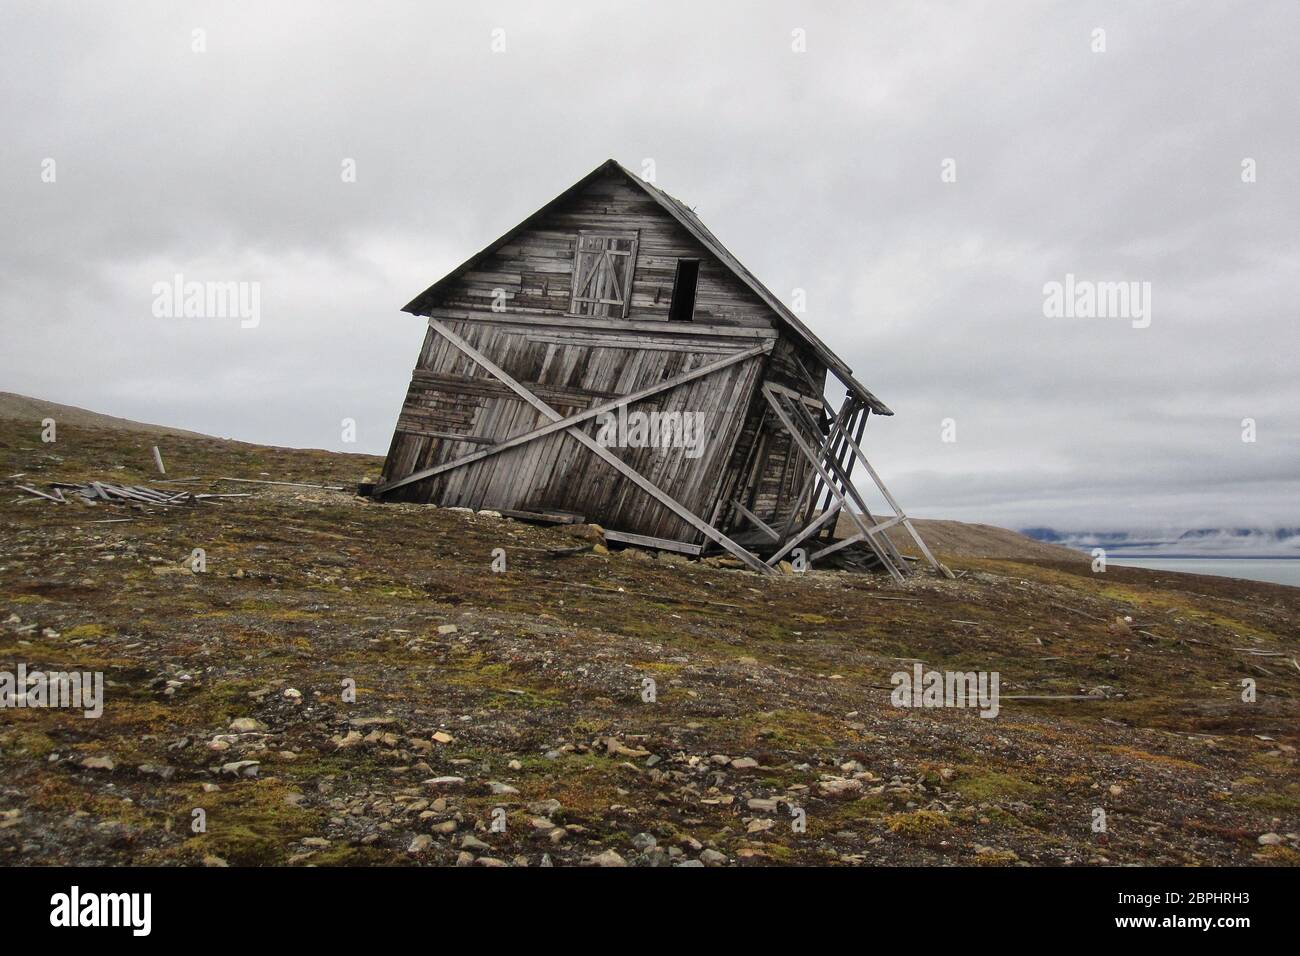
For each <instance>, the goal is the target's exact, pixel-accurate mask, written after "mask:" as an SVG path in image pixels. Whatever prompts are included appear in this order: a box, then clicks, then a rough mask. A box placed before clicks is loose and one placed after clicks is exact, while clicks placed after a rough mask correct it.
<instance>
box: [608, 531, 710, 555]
mask: <svg viewBox="0 0 1300 956" xmlns="http://www.w3.org/2000/svg"><path fill="white" fill-rule="evenodd" d="M605 540H606V541H616V542H618V543H619V544H635V545H639V546H640V547H643V548H656V549H658V550H660V551H676V552H678V553H680V554H689V555H698V554H699V553H700V552H701V551H703V550H704V549H703V547H702V546H700V545H698V544H687V543H685V542H684V541H673V540H672V539H670V538H652V537H650V536H649V535H646V534H632V533H631V532H630V531H606V532H605Z"/></svg>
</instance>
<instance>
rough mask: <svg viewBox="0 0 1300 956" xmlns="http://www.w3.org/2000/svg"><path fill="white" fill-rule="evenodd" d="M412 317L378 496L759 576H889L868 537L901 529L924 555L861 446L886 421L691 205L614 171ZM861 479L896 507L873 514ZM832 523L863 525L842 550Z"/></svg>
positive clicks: (459, 274)
mask: <svg viewBox="0 0 1300 956" xmlns="http://www.w3.org/2000/svg"><path fill="white" fill-rule="evenodd" d="M405 311H406V312H410V313H412V314H415V315H420V316H427V317H428V323H429V331H428V333H427V335H426V336H425V339H424V345H423V347H422V348H421V349H420V355H419V359H418V360H417V362H416V364H415V371H414V372H413V373H412V376H411V384H410V388H409V390H408V392H407V395H406V400H405V404H404V405H403V407H402V411H401V414H400V416H399V418H398V421H397V428H396V430H395V432H394V434H393V440H392V444H391V446H390V448H389V452H388V458H387V460H386V462H385V464H384V471H383V477H382V480H381V481H380V483H379V484H378V485H377V486H375V488H374V489H373V492H372V493H373V494H374V495H375V496H376V497H377V498H379V499H381V500H390V501H408V502H425V503H433V504H437V505H442V506H457V507H467V508H473V509H476V510H478V509H493V510H497V511H501V512H502V513H505V514H509V515H512V516H515V517H521V518H535V519H539V520H554V521H588V522H592V523H596V524H599V525H600V526H602V527H603V528H604V529H605V532H606V537H607V538H608V539H609V540H611V541H615V542H622V543H626V544H634V545H642V546H650V547H656V548H662V549H670V550H674V551H680V552H684V553H687V554H699V553H701V552H702V551H704V550H706V549H713V548H722V549H725V550H727V551H729V552H731V553H732V554H733V555H735V556H736V557H737V558H739V559H740V560H741V561H743V562H745V563H746V564H747V565H749V566H750V567H752V568H754V569H755V570H760V571H764V572H770V571H772V570H773V569H774V568H775V566H776V564H777V562H778V561H780V560H782V559H784V558H786V557H787V556H789V555H790V554H791V552H792V551H793V550H794V549H795V548H797V547H803V548H804V549H805V554H807V555H808V556H809V557H810V558H811V559H812V560H813V561H815V560H816V559H817V558H818V557H820V556H821V555H824V554H827V553H828V552H830V551H833V550H837V549H839V548H843V547H848V546H852V545H859V546H862V547H865V548H867V549H869V551H870V552H871V553H872V554H874V555H875V557H876V558H877V559H878V560H879V561H880V563H881V564H882V565H883V566H884V567H885V568H886V569H887V570H888V571H889V572H890V573H891V574H893V575H894V576H895V577H901V576H902V575H903V574H905V573H906V570H907V563H906V561H904V560H903V559H902V558H901V556H900V555H899V554H898V552H897V550H896V549H895V548H894V546H893V545H892V544H891V543H890V541H889V539H888V537H887V536H886V535H885V534H883V533H882V532H883V531H884V530H885V529H887V528H888V527H891V526H893V525H895V524H900V523H901V524H903V525H905V526H906V527H907V529H908V530H909V531H911V533H912V534H913V536H914V537H916V540H917V542H918V544H920V547H921V550H922V552H923V553H924V555H925V556H926V558H928V559H929V560H930V561H931V562H932V563H933V558H932V557H931V556H930V554H929V552H928V551H927V550H926V549H925V545H924V543H922V542H921V541H920V538H919V536H917V535H916V532H915V529H913V528H912V526H911V523H910V522H909V521H908V520H907V517H906V516H905V515H904V514H903V512H902V510H901V508H899V507H898V505H897V503H896V502H894V501H893V499H892V497H891V496H890V495H889V493H888V491H886V490H885V489H884V486H883V485H882V484H880V482H879V478H878V476H877V475H876V474H875V472H874V471H873V470H872V469H871V466H870V465H869V464H868V463H867V460H866V456H865V455H864V454H863V452H862V449H861V438H862V433H863V429H864V428H865V427H866V423H867V418H868V417H869V416H870V415H872V414H875V415H891V414H893V413H892V412H891V411H890V410H889V408H888V407H886V406H885V404H884V403H883V402H881V401H880V400H879V399H878V398H876V396H874V395H873V394H872V393H871V392H870V391H868V390H867V388H866V387H865V386H863V385H862V384H861V383H859V382H858V381H857V380H856V379H855V378H854V377H853V373H852V371H851V370H850V369H849V367H848V366H847V365H845V363H844V362H843V361H842V360H841V359H840V358H839V357H838V356H836V355H835V354H834V353H833V352H832V351H831V350H830V349H829V348H828V347H827V346H826V344H825V343H823V342H822V341H821V340H820V339H819V338H817V336H816V335H814V334H813V333H812V331H811V330H809V329H808V327H807V326H805V325H804V324H803V323H802V322H801V321H800V320H799V319H798V318H797V317H796V316H795V315H794V314H793V313H792V312H791V311H790V310H789V309H788V308H786V306H785V305H783V304H782V303H781V302H780V301H779V300H778V299H777V297H776V296H774V295H773V294H772V293H771V292H770V291H768V290H767V288H765V287H764V286H763V284H762V283H761V282H759V281H758V279H757V278H755V277H754V275H753V274H752V273H750V272H749V270H747V269H746V268H745V267H744V266H743V265H741V264H740V263H739V262H738V261H737V260H736V258H735V257H734V256H733V255H732V254H731V253H730V252H728V251H727V249H726V248H724V247H723V245H722V244H721V243H720V242H719V241H718V240H717V239H716V238H715V237H714V236H713V234H712V233H711V232H709V230H708V229H707V228H706V227H705V226H704V224H703V223H701V222H700V220H699V219H698V218H697V217H696V215H695V214H694V212H692V211H691V209H690V208H689V207H687V206H686V205H684V204H683V203H681V202H679V201H678V200H676V199H674V198H673V197H671V196H669V195H668V194H667V193H665V192H664V191H662V190H660V189H658V188H656V187H655V186H653V185H651V184H650V183H647V182H645V181H643V180H642V179H641V178H639V177H637V176H635V175H633V174H632V173H630V172H629V171H628V170H626V169H624V168H623V167H622V166H621V165H619V164H618V163H617V162H615V161H614V160H609V161H608V162H605V163H603V164H601V165H600V166H599V167H597V168H596V169H595V170H594V171H592V172H591V173H590V174H589V175H587V176H584V177H583V178H582V179H581V180H579V181H578V182H577V183H575V184H574V185H573V186H572V187H571V188H569V189H567V190H565V191H564V192H563V193H561V194H560V195H559V196H557V197H556V198H555V199H553V200H552V201H551V202H549V203H547V204H546V205H545V206H543V207H542V208H541V209H540V210H538V211H537V212H536V213H534V214H533V215H531V216H529V217H528V218H527V219H525V220H524V221H523V222H522V223H520V224H519V225H518V226H516V227H515V228H514V229H511V230H510V231H509V232H507V233H506V234H505V235H503V236H502V237H501V238H499V239H497V240H496V241H495V242H493V243H492V244H491V245H489V246H488V247H487V248H486V249H484V250H483V251H481V252H479V253H478V254H477V255H475V256H473V257H471V258H470V259H469V260H467V261H466V262H465V263H464V264H462V265H461V266H459V267H457V268H456V269H454V270H453V271H452V272H450V273H449V274H448V275H446V276H444V277H443V278H442V279H439V280H438V281H437V282H435V283H434V284H433V285H431V286H430V287H429V288H428V289H426V290H425V291H424V292H422V293H420V294H419V295H418V296H416V297H415V299H413V300H412V301H411V302H410V304H408V305H407V306H406V307H405ZM828 376H833V377H834V378H835V379H836V380H838V381H839V383H840V384H841V385H842V386H843V387H844V388H846V389H847V396H846V398H845V400H844V402H843V404H842V405H841V406H840V407H839V408H838V409H829V408H827V406H826V404H825V402H824V400H823V393H824V390H825V387H826V384H827V377H828ZM859 466H860V467H861V470H862V472H865V473H866V474H867V475H868V476H869V477H870V478H871V479H872V480H873V481H875V482H876V484H877V485H878V486H879V487H880V490H881V492H882V493H883V495H884V499H885V500H886V501H888V502H889V504H890V507H891V508H893V510H894V514H893V515H890V516H888V517H886V518H884V520H881V519H879V518H877V517H875V516H873V515H872V514H871V513H870V511H869V510H868V509H867V506H866V502H865V501H864V500H863V497H862V495H860V494H859V493H858V491H857V489H855V488H854V486H853V484H852V482H851V475H852V473H853V471H854V469H855V467H859ZM841 512H843V513H844V514H845V515H847V516H848V517H849V519H850V521H851V523H852V525H853V527H854V529H855V530H854V533H852V534H851V535H850V536H849V537H847V538H845V539H843V540H839V541H836V540H834V539H833V529H834V527H835V525H836V520H835V519H836V517H837V515H839V514H840V513H841ZM936 566H937V565H936Z"/></svg>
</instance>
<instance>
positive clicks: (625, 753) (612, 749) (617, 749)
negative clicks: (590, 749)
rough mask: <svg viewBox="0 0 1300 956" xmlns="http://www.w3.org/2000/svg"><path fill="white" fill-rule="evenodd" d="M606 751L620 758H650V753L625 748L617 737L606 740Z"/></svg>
mask: <svg viewBox="0 0 1300 956" xmlns="http://www.w3.org/2000/svg"><path fill="white" fill-rule="evenodd" d="M605 750H606V751H608V752H609V753H611V754H614V755H616V756H619V757H648V756H650V751H648V750H638V749H634V748H632V747H628V746H625V745H624V744H622V743H620V742H619V740H618V738H616V737H606V738H605Z"/></svg>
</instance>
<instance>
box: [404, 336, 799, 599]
mask: <svg viewBox="0 0 1300 956" xmlns="http://www.w3.org/2000/svg"><path fill="white" fill-rule="evenodd" d="M429 327H430V328H431V329H433V330H434V331H435V332H437V333H438V334H439V335H441V336H442V337H443V338H445V339H446V340H447V341H448V342H450V343H451V344H452V345H454V346H455V347H456V348H457V349H459V350H460V351H461V352H462V353H463V354H464V355H466V356H468V357H469V358H470V359H472V360H473V361H474V362H475V363H476V364H478V365H479V366H481V367H482V368H484V369H486V370H487V371H488V372H489V373H490V374H491V375H494V376H496V378H497V379H499V380H500V381H501V382H502V383H503V384H504V385H505V386H506V387H507V388H509V389H510V390H511V391H512V392H514V393H515V394H516V395H518V396H519V397H520V398H522V399H523V400H524V401H526V402H528V404H530V405H532V406H533V407H534V408H535V409H537V410H538V411H539V412H541V413H542V414H543V415H545V416H546V417H547V418H549V419H551V421H553V422H558V423H561V424H564V423H565V421H566V420H565V419H564V417H563V416H562V415H561V414H560V413H559V412H557V411H556V410H555V409H553V408H552V407H551V406H550V405H547V404H546V403H545V402H544V401H542V400H541V399H540V398H538V397H537V396H536V395H534V394H533V393H532V392H530V391H529V390H528V389H526V388H525V387H524V386H522V385H520V384H519V383H518V382H517V381H515V380H514V378H513V377H512V376H511V375H510V373H509V372H507V371H506V370H505V369H503V368H501V367H500V366H498V365H497V364H496V363H495V362H493V361H492V360H491V359H490V358H488V357H487V356H486V355H484V354H483V353H482V352H480V351H479V350H478V349H476V348H474V346H472V345H470V344H469V343H468V342H466V341H465V340H464V339H463V338H461V337H460V336H459V335H457V334H456V333H455V332H453V331H452V330H451V329H449V328H447V326H446V325H444V324H443V323H441V322H439V321H438V320H437V319H435V318H432V317H430V319H429ZM566 427H567V431H566V432H565V434H566V435H569V436H570V437H572V438H574V439H576V440H577V441H578V442H580V443H581V444H582V445H584V446H586V447H587V448H588V449H589V450H590V451H591V452H592V453H593V454H595V455H596V456H597V457H599V458H600V459H601V460H602V461H604V462H605V463H606V464H607V465H609V466H610V467H611V468H613V469H614V470H615V471H617V472H619V474H621V475H623V476H624V477H625V478H627V479H629V480H630V481H631V482H632V483H633V484H635V485H636V486H637V487H638V488H640V489H641V490H642V491H644V492H645V493H646V494H648V495H650V496H651V497H652V498H654V499H655V500H656V501H658V502H659V503H660V504H661V505H663V506H664V507H665V508H667V509H668V510H669V511H671V512H672V513H673V514H675V515H677V517H679V518H681V519H682V520H683V521H685V522H686V523H687V524H689V525H690V526H691V527H693V528H695V529H696V530H697V531H700V532H702V533H703V534H704V535H706V536H707V537H709V538H711V539H712V540H714V541H716V542H717V543H718V544H720V545H722V547H724V548H726V549H727V550H728V551H730V552H731V553H732V554H734V555H735V556H736V557H737V558H739V559H740V560H741V561H743V562H744V563H745V564H746V565H747V566H748V567H750V568H752V569H754V570H755V571H758V572H759V573H760V574H775V573H776V572H774V571H773V570H772V569H771V568H769V567H768V566H767V565H766V564H764V563H763V562H762V561H760V560H759V559H758V558H757V557H756V556H755V555H753V554H751V553H750V552H748V551H746V550H745V549H744V548H742V547H741V546H740V545H738V544H736V542H734V541H732V540H731V539H730V538H728V537H727V536H726V535H725V534H723V533H722V532H721V531H719V530H718V529H717V528H715V527H713V525H711V524H709V523H708V522H706V521H704V520H703V519H701V518H700V517H699V516H698V515H696V514H695V513H694V512H692V511H691V510H690V509H689V508H687V507H686V506H685V505H683V504H681V502H679V501H677V500H676V499H675V498H673V497H672V496H671V495H669V494H668V493H667V492H665V491H664V490H663V489H662V488H659V487H658V486H657V485H655V484H654V483H653V482H651V481H650V480H649V479H648V478H646V477H645V476H644V475H642V474H641V473H640V472H638V471H637V470H636V469H635V468H632V467H631V466H630V465H628V464H627V463H626V462H624V461H623V460H622V459H620V458H618V457H617V456H615V455H614V454H612V453H611V452H610V451H609V449H607V448H605V447H604V446H603V445H601V444H599V443H598V442H597V441H596V440H595V439H594V438H592V437H591V436H590V435H588V434H587V433H586V432H584V431H583V430H582V429H580V428H575V427H573V426H571V425H566Z"/></svg>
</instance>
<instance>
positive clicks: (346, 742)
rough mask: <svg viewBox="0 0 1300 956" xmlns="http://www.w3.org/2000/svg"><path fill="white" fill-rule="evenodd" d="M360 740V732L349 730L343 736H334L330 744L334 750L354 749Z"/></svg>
mask: <svg viewBox="0 0 1300 956" xmlns="http://www.w3.org/2000/svg"><path fill="white" fill-rule="evenodd" d="M361 740H362V737H361V731H359V730H349V731H348V732H347V733H346V734H344V735H339V734H335V735H334V736H333V737H331V738H330V742H331V743H333V744H334V749H336V750H345V749H346V748H348V747H355V746H357V745H358V744H360V743H361Z"/></svg>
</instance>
